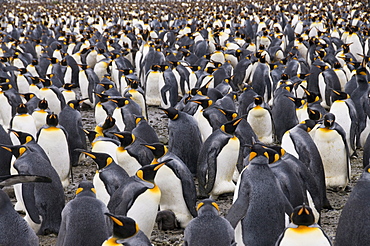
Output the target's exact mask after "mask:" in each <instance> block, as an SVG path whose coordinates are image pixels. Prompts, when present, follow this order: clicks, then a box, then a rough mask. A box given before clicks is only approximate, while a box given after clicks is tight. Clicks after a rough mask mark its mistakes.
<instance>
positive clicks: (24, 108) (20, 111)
mask: <svg viewBox="0 0 370 246" xmlns="http://www.w3.org/2000/svg"><path fill="white" fill-rule="evenodd" d="M16 110H17V114H27V113H28V109H27V105H26V104H24V103H21V104H19V105H18V106H17V109H16Z"/></svg>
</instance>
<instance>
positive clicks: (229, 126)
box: [220, 118, 243, 135]
mask: <svg viewBox="0 0 370 246" xmlns="http://www.w3.org/2000/svg"><path fill="white" fill-rule="evenodd" d="M242 119H243V118H236V119H234V120H231V121H228V122H226V123H225V124H223V125H222V126H221V127H220V129H221V130H222V131H223V132H225V133H227V134H231V135H234V133H235V130H236V128H237V127H238V125H239V123H240V122H241V121H242Z"/></svg>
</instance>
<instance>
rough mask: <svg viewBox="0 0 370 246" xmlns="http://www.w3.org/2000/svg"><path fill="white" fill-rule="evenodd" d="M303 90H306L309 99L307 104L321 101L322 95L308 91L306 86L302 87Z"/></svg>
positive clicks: (306, 96)
mask: <svg viewBox="0 0 370 246" xmlns="http://www.w3.org/2000/svg"><path fill="white" fill-rule="evenodd" d="M300 86H301V88H302V89H303V90H304V93H305V98H306V99H307V102H308V103H314V102H317V101H319V100H320V95H319V94H317V93H315V92H311V91H309V90H307V89H306V88H305V87H304V86H302V85H300Z"/></svg>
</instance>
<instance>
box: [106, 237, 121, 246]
mask: <svg viewBox="0 0 370 246" xmlns="http://www.w3.org/2000/svg"><path fill="white" fill-rule="evenodd" d="M117 240H119V238H117V237H114V236H112V237H110V238H109V239H107V240H106V241H105V242H104V243H103V245H102V246H121V245H123V244H121V243H117Z"/></svg>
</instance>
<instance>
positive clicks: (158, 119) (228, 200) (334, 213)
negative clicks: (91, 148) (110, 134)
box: [40, 107, 362, 246]
mask: <svg viewBox="0 0 370 246" xmlns="http://www.w3.org/2000/svg"><path fill="white" fill-rule="evenodd" d="M82 115H83V124H84V127H85V128H86V129H94V127H95V122H94V120H93V119H94V118H93V116H94V112H93V110H92V109H84V110H83V111H82ZM167 121H168V119H167V118H165V117H164V114H163V112H162V111H160V110H159V109H158V108H155V107H150V108H149V123H150V124H151V125H152V126H153V127H154V129H155V130H156V132H157V134H158V135H159V136H160V140H161V141H162V142H163V143H166V142H167ZM358 154H359V155H358V158H357V159H352V160H351V162H352V178H351V182H350V184H349V190H351V189H353V187H354V185H355V184H356V181H357V180H358V178H359V177H360V175H361V172H362V151H359V153H358ZM95 170H96V166H95V164H94V163H93V162H92V160H91V159H90V158H88V159H86V160H84V161H83V162H81V163H80V166H78V167H74V168H73V182H71V184H70V185H69V186H68V187H67V188H66V189H65V194H66V201H69V200H71V199H73V197H74V194H75V190H76V188H77V186H78V183H79V181H80V180H81V179H82V175H83V174H85V175H86V177H87V179H88V180H92V178H93V176H94V174H95ZM349 194H350V191H342V192H334V191H329V190H328V198H329V201H330V202H331V205H332V206H333V210H330V211H328V210H324V211H322V217H321V218H322V219H321V226H322V227H323V229H324V231H325V232H326V233H327V234H328V236H329V237H330V238H331V239H332V240H333V241H334V240H335V231H336V227H337V223H338V219H339V216H340V213H341V210H342V209H343V207H344V205H345V202H346V201H347V199H348V196H349ZM217 203H218V205H219V207H220V210H221V215H224V214H226V213H227V211H228V209H229V208H230V206H231V204H232V196H231V195H230V196H224V197H220V198H219V199H218V200H217ZM182 238H183V230H173V231H159V230H158V229H157V228H156V227H155V228H154V231H153V233H152V236H151V238H150V239H151V242H152V244H153V245H158V246H160V245H174V246H176V245H182V243H183V241H182ZM56 239H57V236H56V235H53V234H52V235H48V236H40V245H42V246H51V245H55V243H56Z"/></svg>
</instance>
